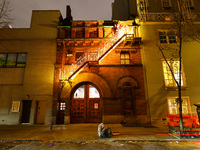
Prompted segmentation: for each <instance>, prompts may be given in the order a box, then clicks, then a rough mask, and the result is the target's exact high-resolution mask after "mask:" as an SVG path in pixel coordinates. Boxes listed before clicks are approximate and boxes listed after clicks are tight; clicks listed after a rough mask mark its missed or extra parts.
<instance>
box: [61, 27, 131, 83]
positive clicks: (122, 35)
mask: <svg viewBox="0 0 200 150" xmlns="http://www.w3.org/2000/svg"><path fill="white" fill-rule="evenodd" d="M127 32H128V27H127V26H122V27H121V28H118V29H117V31H116V33H115V34H114V35H113V36H112V37H110V38H109V39H108V40H107V41H106V42H105V43H104V44H103V45H101V46H100V47H99V48H97V50H95V51H88V52H87V53H85V54H83V55H82V56H81V57H79V58H78V59H77V60H76V61H75V62H74V63H72V65H70V66H69V67H68V68H65V63H64V62H65V59H66V58H65V57H66V56H65V50H63V55H62V64H61V65H60V69H59V80H61V81H69V80H70V79H73V78H74V77H75V76H76V75H77V74H78V73H79V72H81V71H82V70H83V68H84V67H85V66H87V64H89V63H97V64H99V62H100V61H101V60H102V59H103V58H104V57H105V56H106V55H108V54H109V53H110V52H111V51H112V50H113V49H115V47H117V46H118V45H119V44H120V43H121V42H122V41H123V40H125V39H126V38H129V39H130V37H132V39H133V34H128V33H127Z"/></svg>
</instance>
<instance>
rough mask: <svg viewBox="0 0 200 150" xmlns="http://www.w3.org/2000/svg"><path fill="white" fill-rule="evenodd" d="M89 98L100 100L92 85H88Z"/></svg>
mask: <svg viewBox="0 0 200 150" xmlns="http://www.w3.org/2000/svg"><path fill="white" fill-rule="evenodd" d="M89 98H100V94H99V91H98V90H97V89H96V88H95V87H94V86H92V85H89Z"/></svg>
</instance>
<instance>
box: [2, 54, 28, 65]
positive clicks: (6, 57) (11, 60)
mask: <svg viewBox="0 0 200 150" xmlns="http://www.w3.org/2000/svg"><path fill="white" fill-rule="evenodd" d="M26 57H27V54H26V53H0V67H7V68H15V67H18V68H24V67H25V66H26Z"/></svg>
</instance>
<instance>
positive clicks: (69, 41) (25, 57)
mask: <svg viewBox="0 0 200 150" xmlns="http://www.w3.org/2000/svg"><path fill="white" fill-rule="evenodd" d="M179 2H180V1H172V0H115V2H114V3H113V4H112V7H113V17H112V19H113V21H73V18H72V16H71V10H70V7H69V6H67V17H66V18H65V19H62V16H61V14H60V12H59V11H33V14H32V21H31V27H30V29H0V31H1V39H0V76H1V78H0V108H1V109H0V124H21V123H23V124H26V123H28V124H35V123H36V124H37V123H42V124H51V123H53V124H69V123H100V122H103V123H127V124H149V123H153V124H154V123H158V124H163V125H164V124H166V122H167V118H166V115H168V114H170V115H178V114H179V104H178V103H177V97H178V88H177V84H179V83H181V92H182V101H183V111H182V112H183V115H197V113H196V107H195V106H194V104H199V98H200V95H199V94H198V93H199V89H200V83H199V82H200V80H199V74H200V71H199V70H198V66H199V65H200V62H199V56H200V54H199V53H198V51H199V47H200V43H199V41H200V40H199V39H200V38H199V37H200V36H199V35H200V34H199V33H200V32H199V31H200V27H199V24H200V20H199V16H200V8H198V7H196V6H199V5H200V2H199V1H198V0H183V1H182V4H183V5H182V4H181V5H180V3H179ZM180 10H182V14H183V15H182V18H181V24H182V25H184V26H182V28H181V33H182V38H183V40H182V41H181V42H182V44H181V46H182V60H181V62H179V57H178V53H177V52H178V50H179V48H180V34H179V33H180V32H179V31H180V30H179V29H180V28H178V26H177V22H179V21H180V20H176V19H175V17H174V16H176V18H178V17H179V16H180V15H179V12H180ZM119 12H120V13H119ZM188 31H189V32H188ZM162 52H163V55H162ZM163 56H164V57H163ZM180 68H181V73H180V71H179V69H180ZM170 69H171V71H172V72H173V74H172V73H171V71H170ZM179 76H181V80H178V79H179Z"/></svg>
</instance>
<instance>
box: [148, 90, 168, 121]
mask: <svg viewBox="0 0 200 150" xmlns="http://www.w3.org/2000/svg"><path fill="white" fill-rule="evenodd" d="M169 92H170V91H166V90H165V87H164V86H162V87H161V88H160V89H159V90H158V91H157V92H156V93H155V94H154V95H152V96H151V97H150V99H149V102H150V114H151V118H152V123H156V122H158V121H161V118H163V117H166V114H168V105H167V95H168V94H169Z"/></svg>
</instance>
